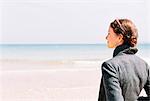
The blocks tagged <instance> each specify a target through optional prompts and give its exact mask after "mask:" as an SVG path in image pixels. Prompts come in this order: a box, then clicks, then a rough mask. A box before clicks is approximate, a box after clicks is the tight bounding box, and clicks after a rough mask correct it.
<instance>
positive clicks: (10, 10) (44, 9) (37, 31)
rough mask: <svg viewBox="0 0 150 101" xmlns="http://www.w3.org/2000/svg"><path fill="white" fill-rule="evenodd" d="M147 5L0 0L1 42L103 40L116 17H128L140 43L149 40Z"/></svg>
mask: <svg viewBox="0 0 150 101" xmlns="http://www.w3.org/2000/svg"><path fill="white" fill-rule="evenodd" d="M149 6H150V1H149V0H0V43H1V44H49V43H50V44H61V43H68V44H70V43H71V44H72V43H73V44H80V43H81V44H97V43H106V39H105V37H106V35H107V32H108V27H109V24H110V22H112V21H113V20H114V19H116V18H128V19H131V20H132V21H133V22H134V23H135V25H136V26H137V28H138V31H139V39H138V41H139V43H150V40H149V39H150V19H148V18H150V7H149Z"/></svg>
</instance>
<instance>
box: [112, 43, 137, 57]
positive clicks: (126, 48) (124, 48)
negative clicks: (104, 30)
mask: <svg viewBox="0 0 150 101" xmlns="http://www.w3.org/2000/svg"><path fill="white" fill-rule="evenodd" d="M137 51H138V49H137V48H135V47H130V46H128V45H120V46H117V47H116V48H115V50H114V53H113V57H115V56H116V55H118V54H119V53H125V54H136V53H137Z"/></svg>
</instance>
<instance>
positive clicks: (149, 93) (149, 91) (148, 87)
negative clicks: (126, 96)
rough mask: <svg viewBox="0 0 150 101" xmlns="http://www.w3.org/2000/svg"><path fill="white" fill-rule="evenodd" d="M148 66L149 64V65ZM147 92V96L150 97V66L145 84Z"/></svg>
mask: <svg viewBox="0 0 150 101" xmlns="http://www.w3.org/2000/svg"><path fill="white" fill-rule="evenodd" d="M147 66H148V65H147ZM144 89H145V92H146V94H147V96H148V97H149V98H150V67H149V66H148V77H147V82H146V84H145V86H144Z"/></svg>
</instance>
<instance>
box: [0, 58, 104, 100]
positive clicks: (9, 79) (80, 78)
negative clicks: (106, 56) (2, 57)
mask: <svg viewBox="0 0 150 101" xmlns="http://www.w3.org/2000/svg"><path fill="white" fill-rule="evenodd" d="M43 64H44V63H37V62H36V63H35V62H33V63H31V62H24V64H23V63H22V62H20V63H19V62H14V61H13V62H12V61H11V62H10V61H8V60H7V61H3V62H1V66H2V67H3V69H2V71H1V87H2V92H1V93H2V94H0V95H1V98H2V101H60V100H61V101H96V100H97V98H98V92H99V84H100V76H101V75H100V68H99V65H100V64H99V62H94V61H93V62H91V63H87V64H86V63H85V61H84V62H82V63H81V61H80V63H74V64H73V63H72V64H68V63H58V64H56V62H55V64H50V63H49V64H48V63H47V64H46V63H45V65H43ZM79 65H80V68H79ZM10 66H11V67H14V68H12V69H8V67H10ZM30 66H32V67H33V68H28V67H30ZM56 66H57V68H59V69H56ZM70 66H72V68H71V69H69V67H70ZM91 66H92V67H91ZM43 67H44V68H45V69H44V68H43ZM75 67H78V68H75ZM25 68H26V69H25ZM47 68H50V69H47Z"/></svg>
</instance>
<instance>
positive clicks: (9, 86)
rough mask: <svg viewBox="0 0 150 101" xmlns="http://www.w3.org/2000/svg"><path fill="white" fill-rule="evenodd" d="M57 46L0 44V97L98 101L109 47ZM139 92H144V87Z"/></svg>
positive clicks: (28, 100)
mask: <svg viewBox="0 0 150 101" xmlns="http://www.w3.org/2000/svg"><path fill="white" fill-rule="evenodd" d="M59 46H60V45H53V46H51V45H48V46H43V45H42V46H41V45H40V46H37V45H32V46H31V45H29V46H28V45H24V46H22V45H20V46H18V45H15V46H12V45H8V46H5V47H2V48H1V53H2V54H1V57H0V68H1V71H0V82H1V83H0V88H1V91H0V98H1V99H0V100H1V101H97V99H98V93H99V87H100V81H101V75H102V74H101V64H102V63H103V62H104V61H105V60H107V59H109V58H111V54H112V53H111V51H112V50H108V49H107V48H105V47H104V46H101V47H99V45H75V46H72V45H71V46H70V45H64V46H61V48H60V47H59ZM144 49H146V50H145V51H149V49H150V48H145V47H144ZM102 50H103V51H102ZM144 53H145V52H144V51H143V52H142V53H141V54H138V55H139V56H140V57H142V58H143V59H144V60H145V61H147V62H148V63H150V58H149V56H150V55H149V54H148V53H145V54H144ZM141 96H146V94H145V92H144V91H142V93H141Z"/></svg>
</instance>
